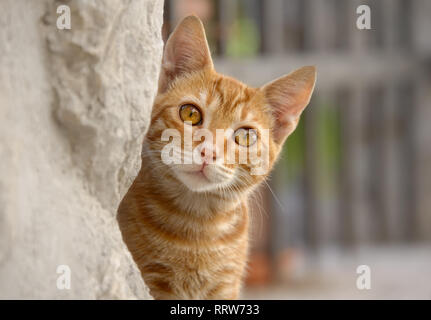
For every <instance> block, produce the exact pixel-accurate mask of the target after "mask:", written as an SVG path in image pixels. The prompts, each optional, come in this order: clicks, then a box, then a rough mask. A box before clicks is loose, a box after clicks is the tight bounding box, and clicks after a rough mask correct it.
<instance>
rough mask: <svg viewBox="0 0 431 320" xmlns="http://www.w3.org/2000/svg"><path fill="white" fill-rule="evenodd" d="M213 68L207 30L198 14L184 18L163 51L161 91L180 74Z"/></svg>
mask: <svg viewBox="0 0 431 320" xmlns="http://www.w3.org/2000/svg"><path fill="white" fill-rule="evenodd" d="M204 68H211V69H212V68H213V63H212V60H211V54H210V50H209V48H208V43H207V39H206V37H205V30H204V27H203V25H202V22H201V20H200V19H199V18H198V17H196V16H188V17H186V18H184V19H183V20H182V21H181V22H180V23H179V24H178V26H177V27H176V28H175V30H174V31H173V32H172V34H171V35H170V37H169V39H168V41H167V42H166V45H165V49H164V52H163V59H162V69H161V74H160V79H159V92H164V91H165V90H166V89H167V87H168V85H169V83H170V82H171V81H172V80H174V79H175V78H176V77H178V76H179V75H182V74H185V73H189V72H193V71H198V70H202V69H204Z"/></svg>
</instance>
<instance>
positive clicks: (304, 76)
mask: <svg viewBox="0 0 431 320" xmlns="http://www.w3.org/2000/svg"><path fill="white" fill-rule="evenodd" d="M315 82H316V68H315V67H314V66H307V67H302V68H300V69H298V70H296V71H294V72H292V73H290V74H288V75H286V76H283V77H281V78H278V79H276V80H274V81H272V82H270V83H268V84H267V85H265V86H264V87H263V91H264V94H265V97H266V99H267V102H268V103H269V105H270V107H271V111H272V114H273V116H274V118H275V123H274V128H273V134H274V139H275V141H276V142H277V143H279V144H281V143H283V142H284V140H285V139H286V138H287V137H288V136H289V135H290V134H291V133H292V132H293V131H294V130H295V128H296V126H297V125H298V121H299V116H300V115H301V113H302V111H303V110H304V109H305V107H306V106H307V105H308V103H309V102H310V98H311V94H312V93H313V89H314V84H315Z"/></svg>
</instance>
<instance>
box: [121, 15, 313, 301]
mask: <svg viewBox="0 0 431 320" xmlns="http://www.w3.org/2000/svg"><path fill="white" fill-rule="evenodd" d="M314 82H315V69H314V67H303V68H301V69H299V70H297V71H295V72H293V73H291V74H289V75H287V76H284V77H282V78H280V79H278V80H275V81H273V82H271V83H270V84H267V85H266V86H263V87H262V88H251V87H248V86H246V85H245V84H243V83H241V82H239V81H237V80H235V79H232V78H230V77H226V76H223V75H220V74H218V73H216V72H215V70H214V67H213V64H212V61H211V56H210V53H209V50H208V45H207V41H206V38H205V32H204V29H203V26H202V23H201V22H200V20H199V19H198V18H196V17H194V16H190V17H187V18H185V19H184V20H183V21H182V22H181V23H180V24H179V26H178V27H177V28H176V29H175V31H174V32H173V34H172V35H171V37H170V38H169V40H168V42H167V43H166V45H165V51H164V56H163V61H162V70H161V75H160V79H159V92H158V95H157V97H156V99H155V102H154V106H153V112H152V116H151V124H150V127H149V130H148V133H147V136H146V138H145V141H144V144H143V150H142V167H141V170H140V172H139V174H138V176H137V177H136V179H135V181H134V182H133V184H132V186H131V187H130V189H129V190H128V192H127V194H126V195H125V197H124V199H123V200H122V202H121V204H120V207H119V209H118V222H119V225H120V229H121V232H122V235H123V239H124V241H125V243H126V244H127V247H128V248H129V250H130V252H131V254H132V256H133V258H134V260H135V262H136V264H137V265H138V267H139V269H140V271H141V273H142V277H143V278H144V280H145V282H146V284H147V285H148V287H149V288H150V292H151V294H152V296H153V297H154V298H155V299H236V298H238V295H239V292H240V288H241V282H242V279H243V276H244V270H245V267H246V261H247V251H248V246H249V245H248V229H249V217H248V211H247V199H248V197H249V195H250V193H251V192H252V191H253V190H254V189H255V188H256V186H257V185H258V184H259V183H260V182H262V180H263V179H265V178H266V177H267V174H265V175H252V174H251V173H250V172H251V171H250V170H251V168H252V167H253V164H252V163H249V162H248V163H244V164H227V163H225V161H224V159H223V158H222V159H218V160H219V161H216V162H215V163H212V164H208V165H207V166H206V167H205V166H204V169H201V170H204V171H203V172H204V175H205V176H204V177H203V176H202V175H200V173H199V172H198V171H197V170H198V169H199V168H200V167H201V166H200V165H196V164H194V163H192V164H170V165H168V164H165V163H163V161H161V155H160V153H161V150H162V148H163V147H164V146H165V145H166V144H167V143H168V142H166V141H162V140H161V135H162V133H163V131H164V130H165V129H168V128H171V129H177V130H178V131H179V132H181V134H182V136H184V130H192V131H195V130H197V129H198V128H206V129H208V130H210V131H211V132H214V136H215V135H216V133H215V132H216V129H227V128H231V129H232V130H236V129H237V128H239V127H247V128H253V129H255V130H256V131H257V132H260V130H262V129H269V130H270V137H269V142H268V146H266V147H267V149H268V150H269V162H270V166H271V167H272V165H273V164H274V162H275V161H276V159H277V156H278V154H279V152H280V149H281V148H282V145H283V142H284V140H285V139H286V137H287V136H288V135H289V134H290V133H291V132H292V131H293V130H294V129H295V127H296V125H297V123H298V120H299V116H300V114H301V112H302V110H303V109H304V108H305V107H306V105H307V104H308V102H309V99H310V96H311V93H312V91H313V88H314ZM187 103H191V104H193V105H195V106H197V107H198V108H199V110H200V112H201V115H202V123H201V124H199V125H196V126H190V125H184V122H183V121H182V120H181V118H180V116H179V108H180V107H181V106H182V105H184V104H187ZM187 126H188V127H187ZM258 136H259V135H258ZM231 138H232V137H229V136H227V137H225V140H224V141H223V145H222V146H221V148H223V149H224V150H225V151H226V148H227V141H226V140H227V139H231ZM199 143H201V142H200V141H197V142H193V147H195V146H197V145H198V144H199ZM212 143H213V142H212ZM257 143H258V149H259V150H263V149H262V146H263V143H264V142H262V141H260V140H259V138H258V142H257ZM234 145H235V144H234ZM239 147H240V146H238V145H235V148H239ZM210 151H212V156H213V157H214V158H216V159H217V146H214V149H210ZM235 152H237V150H236V151H235ZM204 155H205V152H204Z"/></svg>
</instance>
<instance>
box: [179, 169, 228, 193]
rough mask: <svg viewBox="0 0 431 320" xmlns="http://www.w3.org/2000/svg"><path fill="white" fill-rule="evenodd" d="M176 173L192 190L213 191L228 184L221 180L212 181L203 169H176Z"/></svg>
mask: <svg viewBox="0 0 431 320" xmlns="http://www.w3.org/2000/svg"><path fill="white" fill-rule="evenodd" d="M175 175H176V176H177V178H178V179H179V180H180V181H181V182H182V183H183V184H184V185H185V186H186V187H187V188H188V189H189V190H190V191H193V192H206V191H212V190H215V189H217V188H219V187H222V186H223V185H225V184H226V183H223V182H220V181H216V182H215V181H212V180H211V177H210V175H209V174H208V173H204V172H201V171H182V170H176V171H175Z"/></svg>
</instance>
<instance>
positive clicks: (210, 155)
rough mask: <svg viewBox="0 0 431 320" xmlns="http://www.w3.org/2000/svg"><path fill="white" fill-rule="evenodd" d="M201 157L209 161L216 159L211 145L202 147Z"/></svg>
mask: <svg viewBox="0 0 431 320" xmlns="http://www.w3.org/2000/svg"><path fill="white" fill-rule="evenodd" d="M201 157H202V159H203V160H205V161H206V162H211V161H215V160H216V159H217V154H216V152H215V150H214V149H212V148H211V147H204V148H202V150H201Z"/></svg>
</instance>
